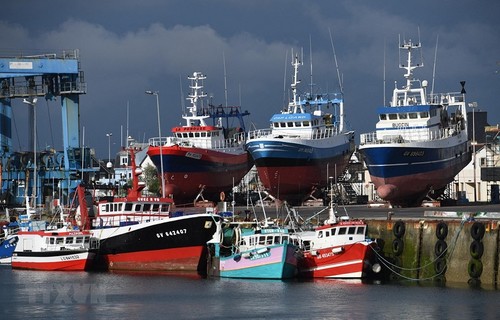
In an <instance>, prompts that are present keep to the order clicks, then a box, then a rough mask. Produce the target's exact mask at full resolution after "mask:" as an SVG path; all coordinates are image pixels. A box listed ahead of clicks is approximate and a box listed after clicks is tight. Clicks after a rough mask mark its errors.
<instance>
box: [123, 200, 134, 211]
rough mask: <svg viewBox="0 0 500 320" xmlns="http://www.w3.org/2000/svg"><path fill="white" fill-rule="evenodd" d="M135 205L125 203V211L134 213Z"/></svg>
mask: <svg viewBox="0 0 500 320" xmlns="http://www.w3.org/2000/svg"><path fill="white" fill-rule="evenodd" d="M132 207H133V203H130V202H127V203H125V211H132Z"/></svg>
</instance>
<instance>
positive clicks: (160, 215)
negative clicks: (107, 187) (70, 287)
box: [77, 149, 220, 273]
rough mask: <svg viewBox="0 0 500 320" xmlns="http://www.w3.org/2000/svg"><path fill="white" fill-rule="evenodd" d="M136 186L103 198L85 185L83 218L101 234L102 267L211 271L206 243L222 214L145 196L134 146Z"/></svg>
mask: <svg viewBox="0 0 500 320" xmlns="http://www.w3.org/2000/svg"><path fill="white" fill-rule="evenodd" d="M130 154H131V163H132V172H133V174H132V184H133V186H132V188H130V189H129V190H128V194H127V196H126V197H114V198H112V199H104V200H100V201H98V202H97V204H96V206H95V207H94V205H92V204H93V201H92V200H93V199H92V197H91V196H90V195H89V194H87V195H86V194H85V189H84V188H83V187H81V186H80V187H79V189H78V195H79V204H80V206H79V210H78V211H77V217H79V219H77V220H78V221H80V224H81V225H82V227H83V228H84V229H90V232H91V233H92V235H93V236H94V237H95V238H97V239H98V240H99V249H98V252H97V257H96V267H98V268H101V269H105V270H130V271H199V272H200V273H206V258H207V257H206V243H207V241H208V240H210V239H212V236H213V234H214V233H215V231H216V222H217V221H218V220H219V219H220V216H218V215H214V214H212V213H207V212H203V213H192V214H185V213H184V212H176V211H175V209H174V202H173V200H172V198H168V197H165V198H162V197H146V196H142V193H141V191H142V189H143V188H144V184H143V183H142V184H141V183H139V179H138V176H139V175H140V174H141V173H142V170H141V169H140V168H137V167H136V165H135V156H134V150H132V149H131V150H130Z"/></svg>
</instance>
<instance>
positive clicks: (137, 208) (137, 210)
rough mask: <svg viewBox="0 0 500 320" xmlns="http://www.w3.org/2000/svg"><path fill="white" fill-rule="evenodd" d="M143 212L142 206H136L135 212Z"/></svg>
mask: <svg viewBox="0 0 500 320" xmlns="http://www.w3.org/2000/svg"><path fill="white" fill-rule="evenodd" d="M139 211H141V205H140V204H136V205H135V212H139Z"/></svg>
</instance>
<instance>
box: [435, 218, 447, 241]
mask: <svg viewBox="0 0 500 320" xmlns="http://www.w3.org/2000/svg"><path fill="white" fill-rule="evenodd" d="M447 235H448V225H447V224H446V223H445V222H443V221H441V222H439V223H438V224H437V226H436V237H437V238H438V239H439V240H444V239H446V236H447Z"/></svg>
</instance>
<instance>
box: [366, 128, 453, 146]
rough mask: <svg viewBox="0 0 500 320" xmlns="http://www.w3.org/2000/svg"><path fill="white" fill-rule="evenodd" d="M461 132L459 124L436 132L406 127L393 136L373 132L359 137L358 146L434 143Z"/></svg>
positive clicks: (395, 132)
mask: <svg viewBox="0 0 500 320" xmlns="http://www.w3.org/2000/svg"><path fill="white" fill-rule="evenodd" d="M461 131H462V127H461V123H457V124H454V125H452V126H450V127H447V128H441V129H438V130H429V129H427V128H418V127H408V128H404V129H400V130H397V131H394V133H393V134H384V135H383V136H381V135H380V132H379V135H377V131H373V132H369V133H363V134H361V135H360V145H371V144H388V143H408V142H419V141H436V140H441V139H446V138H449V137H452V136H455V135H458V134H459V133H460V132H461Z"/></svg>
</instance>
